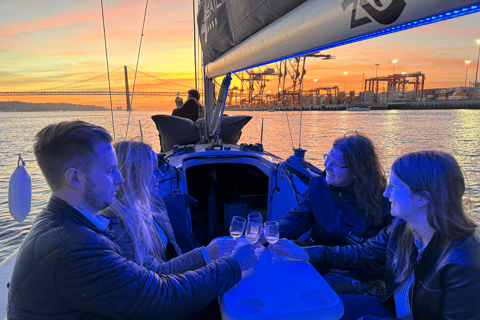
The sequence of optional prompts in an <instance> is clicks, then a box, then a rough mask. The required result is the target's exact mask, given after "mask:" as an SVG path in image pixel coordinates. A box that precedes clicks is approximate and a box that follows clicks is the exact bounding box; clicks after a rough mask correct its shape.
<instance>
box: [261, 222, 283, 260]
mask: <svg viewBox="0 0 480 320" xmlns="http://www.w3.org/2000/svg"><path fill="white" fill-rule="evenodd" d="M263 233H264V235H265V239H266V240H267V242H268V243H270V244H274V243H276V242H277V241H278V239H279V238H280V228H279V227H278V222H277V221H267V222H265V225H264V226H263ZM278 262H280V261H279V260H277V259H275V256H273V258H272V260H270V263H278Z"/></svg>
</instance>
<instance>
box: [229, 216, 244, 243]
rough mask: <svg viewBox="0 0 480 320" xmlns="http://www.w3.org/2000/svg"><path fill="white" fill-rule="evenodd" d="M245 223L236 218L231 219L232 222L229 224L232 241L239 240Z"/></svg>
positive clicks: (241, 219)
mask: <svg viewBox="0 0 480 320" xmlns="http://www.w3.org/2000/svg"><path fill="white" fill-rule="evenodd" d="M245 223H246V221H245V219H244V218H242V217H237V216H235V217H233V219H232V222H231V223H230V235H231V236H232V237H233V238H234V239H237V238H239V237H240V236H241V235H242V234H243V231H244V230H245Z"/></svg>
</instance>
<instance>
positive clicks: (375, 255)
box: [305, 219, 480, 319]
mask: <svg viewBox="0 0 480 320" xmlns="http://www.w3.org/2000/svg"><path fill="white" fill-rule="evenodd" d="M405 226H406V222H405V221H403V220H400V219H395V220H394V221H393V223H392V225H391V226H388V227H386V228H384V229H383V230H382V231H381V232H380V233H379V234H378V235H377V237H375V238H372V239H370V240H367V241H366V242H365V243H363V244H360V245H350V246H344V247H327V246H315V247H308V248H305V250H306V251H307V253H308V255H309V256H310V263H312V265H314V266H316V267H317V268H336V269H344V270H350V269H351V268H361V269H362V270H366V271H368V270H372V269H374V268H375V269H376V268H380V267H384V268H385V285H386V295H385V296H381V297H378V298H379V300H381V301H386V300H387V299H388V298H391V297H393V295H392V293H393V291H394V290H395V288H396V287H397V286H398V285H399V284H400V283H396V282H395V278H394V275H393V273H392V270H393V269H392V263H393V256H394V254H395V251H396V249H397V245H398V241H399V238H400V236H401V235H402V233H403V232H404V229H405ZM416 258H417V251H416V250H414V254H412V256H411V257H410V259H411V261H412V262H413V261H416ZM409 300H410V306H411V308H412V313H413V317H414V319H480V234H479V233H478V232H475V233H473V234H472V235H470V236H468V237H463V238H460V239H458V240H456V241H449V240H448V239H446V238H445V237H443V236H442V235H440V234H439V233H438V232H436V233H435V234H434V235H433V237H432V239H431V240H430V242H429V243H428V245H427V247H426V248H425V250H424V251H423V254H422V257H421V259H420V261H418V262H416V263H414V282H413V285H412V286H411V287H410V292H409ZM366 319H367V317H366ZM368 319H376V318H375V317H368Z"/></svg>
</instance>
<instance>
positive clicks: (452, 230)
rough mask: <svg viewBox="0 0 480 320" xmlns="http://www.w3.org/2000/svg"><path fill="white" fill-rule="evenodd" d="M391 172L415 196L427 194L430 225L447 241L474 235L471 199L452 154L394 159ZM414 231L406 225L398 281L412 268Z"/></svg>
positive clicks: (417, 154) (399, 249)
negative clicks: (468, 209)
mask: <svg viewBox="0 0 480 320" xmlns="http://www.w3.org/2000/svg"><path fill="white" fill-rule="evenodd" d="M392 172H393V173H394V174H395V176H396V177H397V178H398V179H399V180H400V181H402V183H403V184H405V185H406V186H407V187H408V188H409V189H410V190H411V191H412V192H413V193H414V194H421V195H423V194H426V193H425V191H426V192H428V194H429V197H430V199H429V200H430V202H429V203H428V207H427V221H428V224H429V225H430V226H431V227H432V228H433V229H434V230H435V231H436V232H438V233H440V234H441V235H442V237H444V238H445V239H446V241H455V240H457V239H459V238H462V237H465V236H469V235H471V234H472V233H473V232H475V229H476V228H477V224H476V223H475V222H474V221H473V220H472V219H471V218H470V217H469V216H468V215H467V214H466V212H465V211H466V210H465V207H466V206H465V203H467V202H468V200H467V201H466V202H463V196H464V194H465V179H464V176H463V172H462V169H461V168H460V166H459V165H458V163H457V161H456V160H455V158H454V157H453V156H452V155H450V154H448V153H446V152H443V151H431V150H427V151H418V152H411V153H407V154H405V155H403V156H401V157H400V158H398V159H397V160H395V162H394V163H393V165H392ZM413 232H414V231H413V228H412V227H411V226H410V224H408V223H407V224H406V228H405V231H404V232H403V234H402V236H401V237H400V240H399V243H398V247H397V250H396V252H395V256H394V258H393V271H394V274H395V276H396V279H397V282H401V281H403V280H405V279H406V278H407V277H408V276H409V275H410V272H411V271H412V268H413V266H412V263H411V262H410V255H411V253H412V250H413V248H414V245H413V238H414V236H413V235H414V234H413Z"/></svg>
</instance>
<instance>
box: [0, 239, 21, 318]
mask: <svg viewBox="0 0 480 320" xmlns="http://www.w3.org/2000/svg"><path fill="white" fill-rule="evenodd" d="M17 253H18V249H17V250H16V251H15V252H14V253H12V254H11V255H10V256H9V257H8V258H7V259H5V261H2V263H0V320H7V303H8V288H7V283H8V282H10V279H11V277H12V272H13V266H14V265H15V260H16V259H17Z"/></svg>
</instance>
